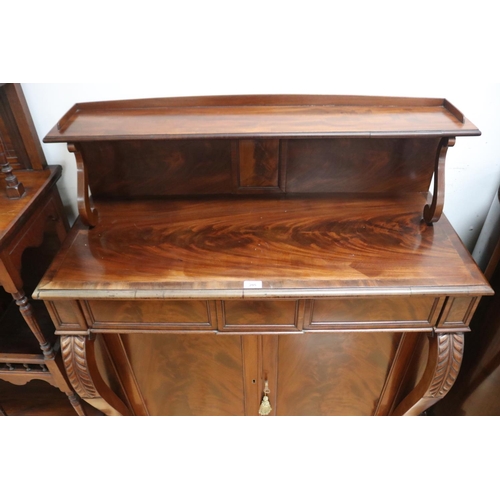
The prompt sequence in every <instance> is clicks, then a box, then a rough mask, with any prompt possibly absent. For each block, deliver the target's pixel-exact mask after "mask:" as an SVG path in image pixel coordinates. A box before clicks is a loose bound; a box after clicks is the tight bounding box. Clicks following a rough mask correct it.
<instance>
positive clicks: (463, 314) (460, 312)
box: [438, 297, 480, 331]
mask: <svg viewBox="0 0 500 500" xmlns="http://www.w3.org/2000/svg"><path fill="white" fill-rule="evenodd" d="M479 299H480V297H448V299H447V300H446V304H445V306H444V309H443V314H442V315H441V318H440V319H439V325H438V326H439V327H440V328H443V329H458V330H459V331H463V330H464V329H468V326H469V323H470V320H471V319H472V316H473V314H474V312H475V310H476V308H477V306H478V305H479Z"/></svg>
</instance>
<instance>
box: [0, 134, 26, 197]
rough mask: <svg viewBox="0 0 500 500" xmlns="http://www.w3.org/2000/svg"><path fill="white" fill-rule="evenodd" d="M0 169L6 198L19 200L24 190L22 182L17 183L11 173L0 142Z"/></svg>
mask: <svg viewBox="0 0 500 500" xmlns="http://www.w3.org/2000/svg"><path fill="white" fill-rule="evenodd" d="M0 167H1V168H2V174H4V175H5V183H6V186H5V188H6V191H7V198H21V197H22V196H23V195H24V193H25V192H26V190H25V189H24V186H23V184H22V182H19V180H18V179H17V177H16V176H15V175H14V173H13V171H12V167H11V165H10V163H9V161H8V160H7V153H6V151H5V148H4V145H3V143H2V141H1V140H0Z"/></svg>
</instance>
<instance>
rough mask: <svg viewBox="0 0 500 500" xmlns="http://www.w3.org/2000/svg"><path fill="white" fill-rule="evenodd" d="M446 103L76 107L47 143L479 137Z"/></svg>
mask: <svg viewBox="0 0 500 500" xmlns="http://www.w3.org/2000/svg"><path fill="white" fill-rule="evenodd" d="M462 119H463V115H461V113H459V112H457V111H456V109H455V108H454V107H453V106H449V105H447V102H446V101H445V100H443V99H441V100H439V99H406V100H405V99H401V98H399V99H398V98H383V97H382V98H379V97H371V98H370V97H346V96H246V97H244V98H237V97H236V98H235V97H234V96H233V97H229V96H220V97H218V98H191V100H189V99H184V100H179V101H178V102H177V103H176V101H175V100H174V99H156V100H135V101H129V102H126V101H122V102H121V103H120V102H119V103H117V102H114V103H113V102H107V103H105V102H104V103H83V104H77V105H75V106H74V107H73V108H72V109H71V110H70V111H69V112H68V113H67V114H66V115H65V116H64V117H63V118H62V119H61V120H60V122H59V123H58V125H57V126H56V127H54V128H53V129H52V130H51V131H50V133H49V134H48V135H47V137H45V139H44V140H45V142H71V141H98V140H109V139H119V140H123V139H128V140H130V139H137V138H147V139H162V138H163V139H166V138H170V139H174V138H194V137H198V138H202V137H245V136H250V137H267V136H275V137H293V136H305V137H307V136H309V137H311V136H319V137H326V136H340V137H363V136H364V137H370V136H385V137H398V136H405V135H422V136H436V135H443V136H449V135H452V136H457V135H478V134H479V131H478V130H477V128H476V127H475V126H474V125H473V124H472V123H470V122H469V121H468V120H466V119H463V120H462Z"/></svg>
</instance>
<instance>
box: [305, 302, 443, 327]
mask: <svg viewBox="0 0 500 500" xmlns="http://www.w3.org/2000/svg"><path fill="white" fill-rule="evenodd" d="M443 303H444V297H435V296H427V295H422V296H408V297H401V296H398V297H374V298H370V297H363V298H331V299H315V300H309V301H307V305H306V311H305V319H304V329H305V330H325V331H331V330H352V329H408V328H414V329H424V330H425V329H431V328H432V327H433V326H434V325H435V324H436V322H437V319H438V317H439V313H440V312H441V308H442V306H443Z"/></svg>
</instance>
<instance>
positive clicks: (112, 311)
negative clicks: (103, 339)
mask: <svg viewBox="0 0 500 500" xmlns="http://www.w3.org/2000/svg"><path fill="white" fill-rule="evenodd" d="M84 304H85V306H86V307H84V312H85V314H86V316H87V317H88V320H89V324H90V325H91V327H92V328H103V329H120V328H121V329H132V330H133V329H137V330H155V329H157V330H186V331H191V330H196V331H198V330H215V329H216V325H215V323H216V322H215V310H214V309H215V306H214V304H213V302H211V301H207V300H112V301H111V300H89V301H87V302H85V303H84Z"/></svg>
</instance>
